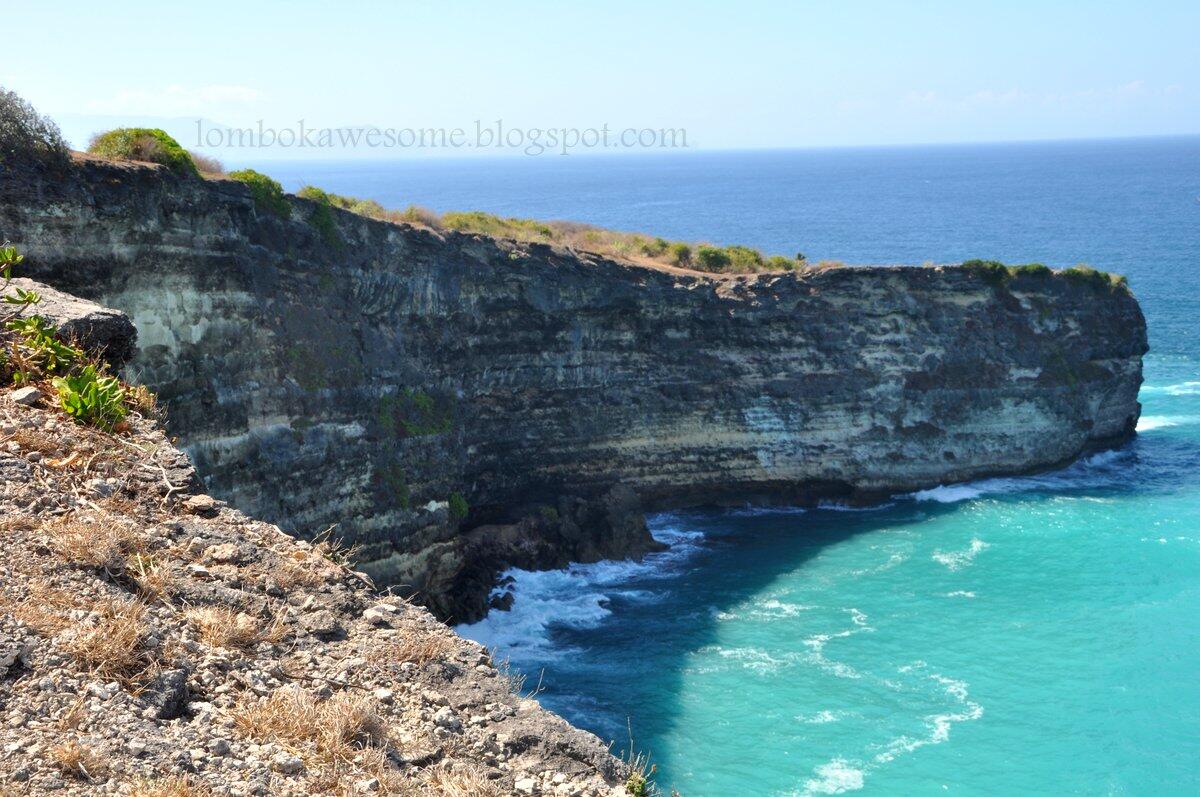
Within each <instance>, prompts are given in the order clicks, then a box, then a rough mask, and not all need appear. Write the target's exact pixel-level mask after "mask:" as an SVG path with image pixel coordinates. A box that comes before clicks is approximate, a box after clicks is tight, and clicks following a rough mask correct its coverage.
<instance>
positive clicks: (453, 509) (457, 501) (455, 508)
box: [450, 491, 471, 520]
mask: <svg viewBox="0 0 1200 797" xmlns="http://www.w3.org/2000/svg"><path fill="white" fill-rule="evenodd" d="M470 511H471V507H470V506H469V505H468V504H467V499H466V498H463V494H462V493H460V492H458V491H455V492H452V493H450V517H451V518H453V519H454V520H462V519H463V518H465V517H466V516H467V513H468V512H470Z"/></svg>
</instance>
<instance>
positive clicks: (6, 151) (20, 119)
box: [0, 87, 71, 167]
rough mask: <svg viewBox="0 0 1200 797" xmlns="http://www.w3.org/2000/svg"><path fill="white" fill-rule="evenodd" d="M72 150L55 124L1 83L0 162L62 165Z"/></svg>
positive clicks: (67, 160)
mask: <svg viewBox="0 0 1200 797" xmlns="http://www.w3.org/2000/svg"><path fill="white" fill-rule="evenodd" d="M70 159H71V151H70V149H69V148H68V147H67V143H66V142H65V141H63V137H62V133H61V132H60V131H59V129H58V125H56V124H54V122H52V121H50V119H48V118H46V117H45V116H42V115H41V114H39V113H38V112H37V111H35V110H34V108H33V106H32V105H30V104H29V103H28V102H26V101H25V100H23V99H21V97H20V96H19V95H18V94H17V93H16V92H13V91H9V90H8V89H6V88H3V87H0V164H3V165H5V166H11V165H13V164H16V163H27V164H32V165H42V166H59V167H61V166H65V165H66V164H67V163H69V162H70Z"/></svg>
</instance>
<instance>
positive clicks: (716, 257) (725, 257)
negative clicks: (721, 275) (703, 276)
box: [696, 245, 733, 271]
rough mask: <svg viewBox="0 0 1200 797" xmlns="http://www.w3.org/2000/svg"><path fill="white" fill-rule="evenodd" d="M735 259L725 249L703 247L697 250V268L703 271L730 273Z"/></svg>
mask: <svg viewBox="0 0 1200 797" xmlns="http://www.w3.org/2000/svg"><path fill="white" fill-rule="evenodd" d="M732 264H733V259H732V258H730V256H729V253H728V252H726V251H725V250H724V249H720V248H718V247H715V246H704V245H701V246H699V247H698V248H697V249H696V267H697V268H699V269H700V270H702V271H728V270H729V267H730V266H731V265H732Z"/></svg>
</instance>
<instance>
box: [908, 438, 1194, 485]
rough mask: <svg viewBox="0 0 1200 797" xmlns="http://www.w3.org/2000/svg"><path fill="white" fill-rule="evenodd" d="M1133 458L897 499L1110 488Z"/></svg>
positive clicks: (1089, 460) (1114, 452)
mask: <svg viewBox="0 0 1200 797" xmlns="http://www.w3.org/2000/svg"><path fill="white" fill-rule="evenodd" d="M1143 420H1145V419H1143ZM1177 420H1178V419H1177ZM1198 420H1200V419H1198ZM1138 428H1139V430H1140V429H1141V427H1140V425H1139V427H1138ZM1133 457H1134V454H1133V452H1132V451H1131V450H1130V449H1129V448H1118V449H1111V450H1108V451H1100V452H1098V453H1095V454H1092V455H1091V456H1087V457H1084V458H1083V459H1080V460H1078V461H1076V462H1074V463H1072V464H1071V465H1068V466H1067V467H1065V468H1063V469H1061V470H1056V471H1051V472H1049V473H1041V474H1038V475H1036V476H1014V477H1001V478H995V479H980V480H979V481H973V482H965V483H963V484H944V485H939V486H938V487H933V488H930V489H928V490H918V491H917V492H915V493H909V494H908V495H907V496H900V497H907V498H910V499H912V500H914V501H936V502H938V503H941V504H951V503H956V502H958V501H970V500H971V499H974V498H980V497H982V496H985V495H1001V494H1006V493H1021V492H1026V491H1028V490H1055V491H1061V490H1072V489H1082V488H1092V487H1105V486H1113V485H1118V484H1124V483H1125V482H1127V481H1128V473H1127V466H1128V465H1129V464H1130V463H1131V462H1132V461H1133Z"/></svg>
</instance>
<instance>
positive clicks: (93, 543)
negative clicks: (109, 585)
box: [42, 516, 141, 573]
mask: <svg viewBox="0 0 1200 797" xmlns="http://www.w3.org/2000/svg"><path fill="white" fill-rule="evenodd" d="M42 530H43V531H44V532H45V533H46V537H47V540H48V542H49V544H50V547H51V548H53V549H54V550H55V551H56V552H57V553H58V554H59V555H60V556H62V557H63V558H64V559H66V560H67V561H68V562H70V563H71V564H73V565H82V566H86V567H95V568H98V569H102V570H106V571H108V572H110V573H120V572H123V571H124V569H125V557H126V556H127V555H128V554H130V553H132V552H134V551H136V550H137V549H138V548H140V547H141V540H140V538H139V537H138V535H137V533H136V532H134V530H133V529H132V528H130V527H129V526H127V525H126V524H124V523H122V522H120V521H118V520H116V519H114V518H110V517H94V516H93V517H77V518H70V519H59V520H54V521H51V522H49V523H46V524H45V525H43V526H42Z"/></svg>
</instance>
